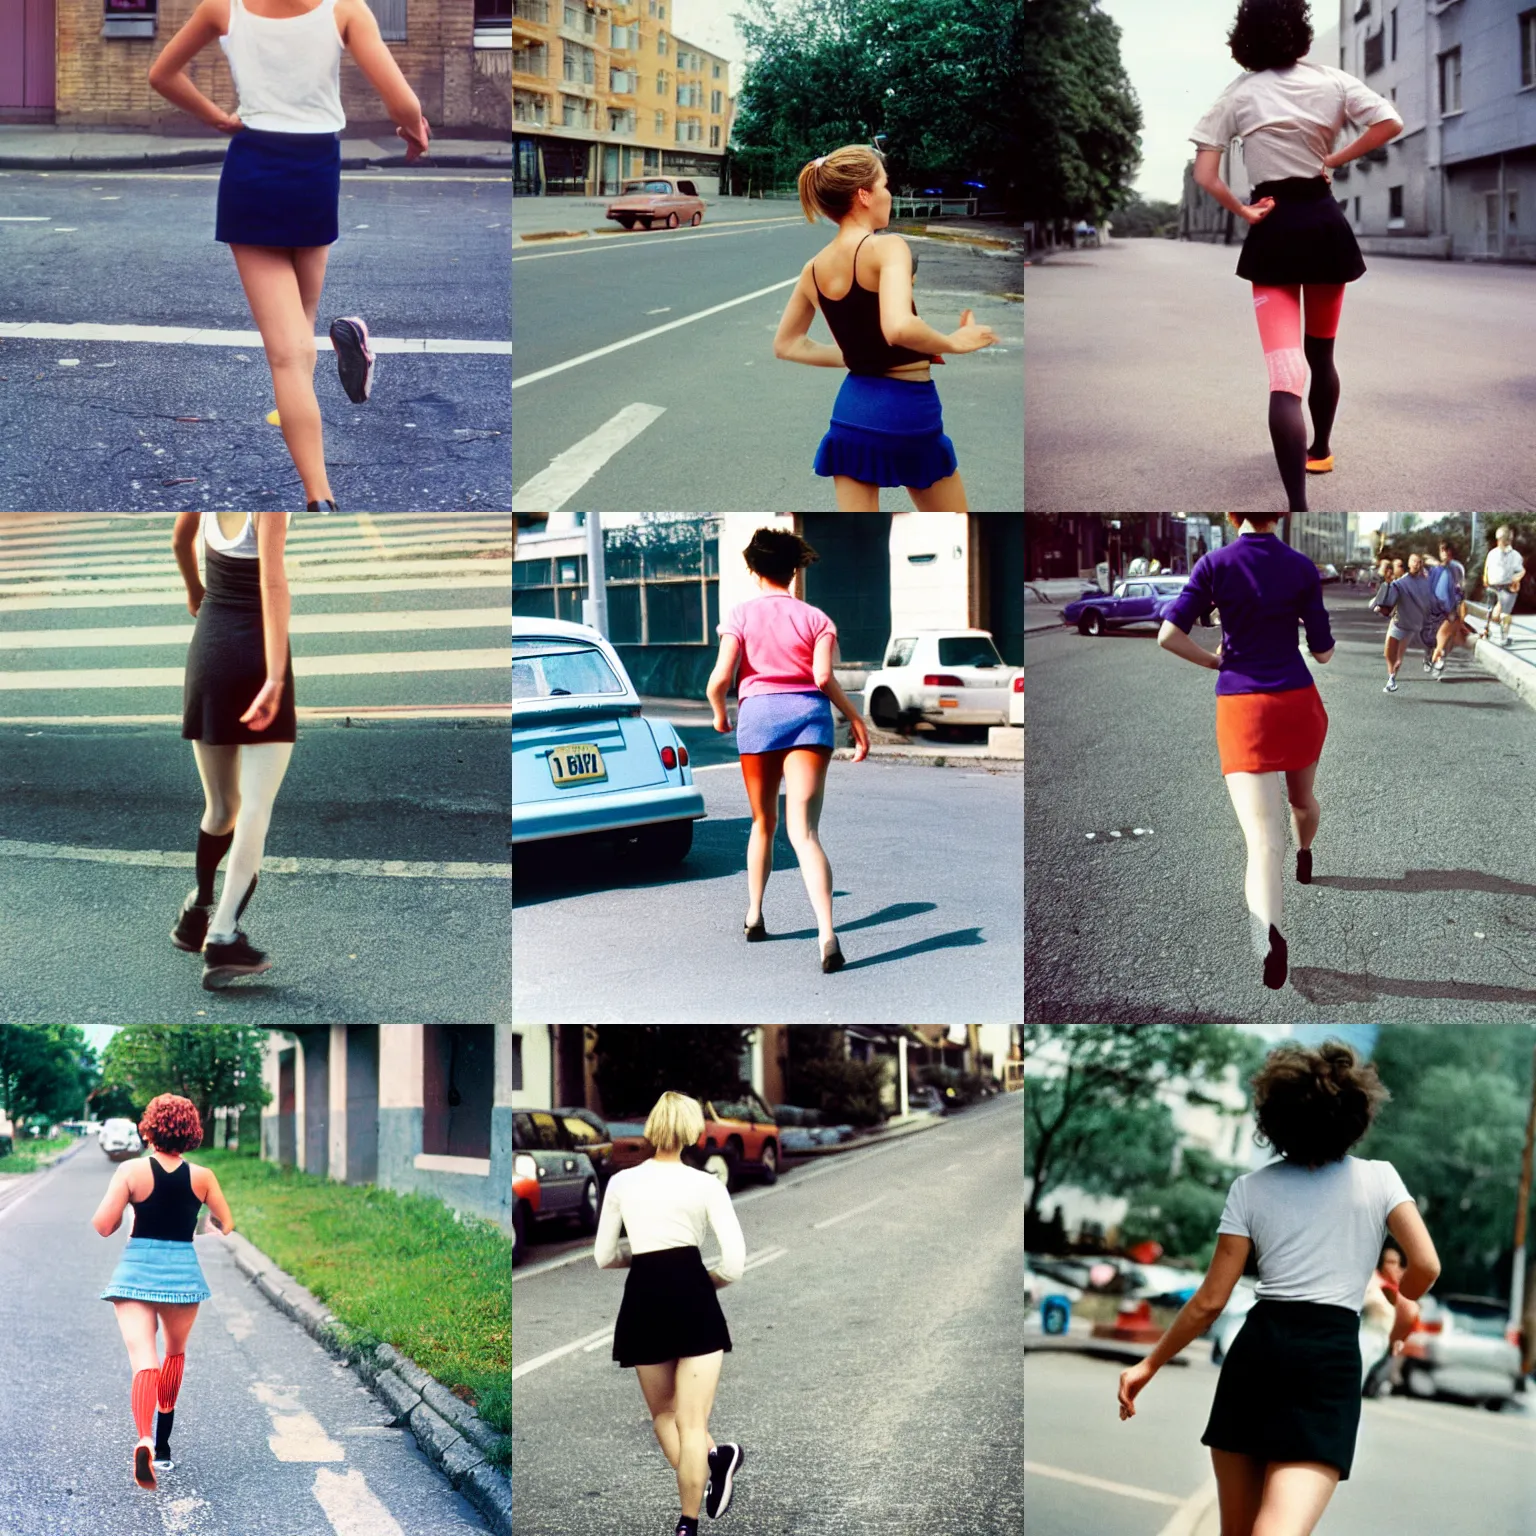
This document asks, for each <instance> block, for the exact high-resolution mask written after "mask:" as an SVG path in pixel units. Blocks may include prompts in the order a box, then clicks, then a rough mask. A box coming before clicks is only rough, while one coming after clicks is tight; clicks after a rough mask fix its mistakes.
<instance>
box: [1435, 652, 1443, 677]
mask: <svg viewBox="0 0 1536 1536" xmlns="http://www.w3.org/2000/svg"><path fill="white" fill-rule="evenodd" d="M1435 671H1436V672H1438V673H1439V674H1441V675H1442V676H1444V674H1445V657H1444V656H1442V657H1441V658H1440V660H1439V661H1437V662H1436V663H1435Z"/></svg>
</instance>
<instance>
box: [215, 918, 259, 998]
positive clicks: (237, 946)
mask: <svg viewBox="0 0 1536 1536" xmlns="http://www.w3.org/2000/svg"><path fill="white" fill-rule="evenodd" d="M271 969H272V962H271V961H270V960H269V959H267V957H266V955H265V954H264V953H263V952H262V951H261V950H259V949H256V948H254V947H253V946H252V945H251V942H250V940H248V939H247V938H246V936H245V930H244V929H239V930H238V931H237V932H236V933H235V936H234V938H233V939H232V940H231V941H230V942H229V943H228V944H216V943H215V942H214V941H213V940H212V939H210V940H208V941H207V943H205V944H204V945H203V989H204V990H205V991H208V992H217V991H218V990H219V988H221V987H227V986H228V985H229V984H230V982H232V981H234V980H235V978H236V977H238V976H259V975H260V974H261V973H262V972H263V971H270V970H271Z"/></svg>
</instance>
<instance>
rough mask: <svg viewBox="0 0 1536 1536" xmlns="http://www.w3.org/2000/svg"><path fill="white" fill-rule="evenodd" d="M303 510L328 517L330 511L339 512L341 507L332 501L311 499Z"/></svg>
mask: <svg viewBox="0 0 1536 1536" xmlns="http://www.w3.org/2000/svg"><path fill="white" fill-rule="evenodd" d="M304 510H305V511H306V512H319V513H320V514H321V515H322V516H325V517H329V516H330V515H331V513H332V512H339V511H340V510H341V508H340V507H338V506H337V505H336V503H335V502H334V501H312V502H310V503H309V505H308V506H306V507H305V508H304Z"/></svg>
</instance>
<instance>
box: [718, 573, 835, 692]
mask: <svg viewBox="0 0 1536 1536" xmlns="http://www.w3.org/2000/svg"><path fill="white" fill-rule="evenodd" d="M716 633H717V634H719V635H722V636H723V635H735V637H736V641H737V644H738V645H740V647H741V658H740V664H739V666H740V670H739V671H738V672H737V683H736V697H737V699H738V700H740V699H750V698H751V697H752V695H753V694H754V693H808V692H810V691H812V690H813V689H815V687H816V679H815V677H814V676H813V675H812V670H811V669H812V664H813V662H814V660H815V656H816V641H817V639H818V638H819V637H820V636H822V635H827V634H830V635H833V636H834V637H835V636H836V634H837V625H835V624H834V623H833V622H832V620H831V619H829V618H828V617H827V616H826V614H824V613H823V612H822V611H821V609H820V608H815V607H813V606H812V605H811V604H810V603H802V602H801V601H800V599H799V598H798V597H791V596H790V595H789V594H788V593H785V594H784V595H783V596H780V595H779V594H778V593H764V594H763V596H762V597H754V598H752V599H751V600H750V601H748V602H745V603H737V605H736V606H735V607H734V608H732V609H731V611H730V612H729V613H728V614H726V616H725V617H724V618H723V619H722V620H721V621H720V624H719V626H718V628H717V629H716Z"/></svg>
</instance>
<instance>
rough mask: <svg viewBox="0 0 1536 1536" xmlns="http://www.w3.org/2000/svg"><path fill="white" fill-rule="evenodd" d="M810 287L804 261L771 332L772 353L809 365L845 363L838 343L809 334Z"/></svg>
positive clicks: (811, 314)
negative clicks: (829, 344)
mask: <svg viewBox="0 0 1536 1536" xmlns="http://www.w3.org/2000/svg"><path fill="white" fill-rule="evenodd" d="M814 291H815V289H814V286H813V284H812V282H811V264H810V262H806V264H805V265H804V266H803V267H802V268H801V269H800V281H799V282H798V283H796V284H795V287H794V291H793V292H792V293H791V294H790V296H789V302H788V303H787V304H786V305H785V306H784V313H783V315H782V316H781V317H780V319H779V328H778V330H777V331H776V332H775V333H774V337H773V355H774V356H775V357H777V358H780V359H782V360H783V361H784V362H786V363H809V364H810V366H811V367H812V368H842V367H845V366H846V364H845V363H844V362H843V352H842V348H841V347H837V346H828V345H827V344H826V343H825V342H822V341H812V340H811V338H810V329H811V321H812V320H814V319H815V318H816V301H815V300H814V299H813V298H812V297H811V295H812V293H814Z"/></svg>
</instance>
